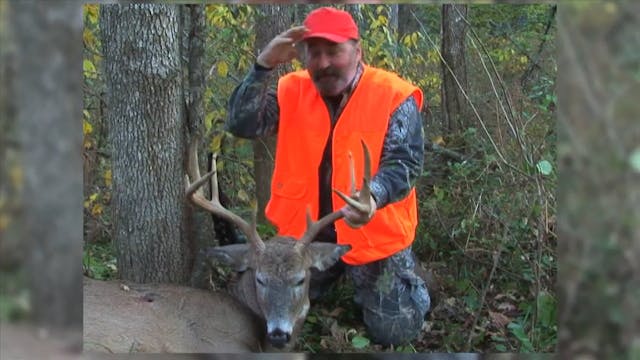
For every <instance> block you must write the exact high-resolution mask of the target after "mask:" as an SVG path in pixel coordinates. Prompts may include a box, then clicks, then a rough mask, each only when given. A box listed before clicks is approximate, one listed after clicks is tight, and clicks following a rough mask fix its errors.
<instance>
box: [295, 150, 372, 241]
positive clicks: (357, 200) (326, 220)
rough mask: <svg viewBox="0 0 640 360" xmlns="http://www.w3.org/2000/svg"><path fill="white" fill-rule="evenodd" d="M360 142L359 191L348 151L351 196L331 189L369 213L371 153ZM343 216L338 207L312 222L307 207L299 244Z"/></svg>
mask: <svg viewBox="0 0 640 360" xmlns="http://www.w3.org/2000/svg"><path fill="white" fill-rule="evenodd" d="M360 142H361V143H362V151H363V152H364V174H363V177H362V188H361V189H360V193H357V192H356V188H355V175H354V165H353V156H352V155H351V153H349V165H350V166H349V170H350V177H351V196H347V195H345V194H344V193H342V192H340V191H339V190H336V189H333V191H334V192H335V193H336V194H337V195H338V196H339V197H340V198H341V199H342V200H344V201H345V202H346V203H347V204H349V205H351V206H353V207H354V208H356V209H358V210H359V211H362V212H365V213H369V212H370V211H371V204H370V203H369V199H370V197H371V189H370V188H369V182H370V181H371V155H370V153H369V148H368V147H367V144H366V143H365V142H364V141H362V140H361V141H360ZM343 217H344V213H343V212H342V209H339V210H336V211H334V212H332V213H330V214H327V215H325V216H323V217H322V218H321V219H320V220H318V221H316V222H313V220H311V214H310V212H309V209H307V231H305V233H304V235H302V237H301V238H300V243H299V246H307V245H308V244H309V243H311V241H312V240H313V238H314V237H315V236H316V235H317V234H318V232H320V230H321V229H322V228H324V227H325V226H327V225H329V224H331V223H332V222H334V221H337V220H339V219H341V218H343ZM297 245H298V244H297Z"/></svg>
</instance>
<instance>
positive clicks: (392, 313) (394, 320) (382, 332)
mask: <svg viewBox="0 0 640 360" xmlns="http://www.w3.org/2000/svg"><path fill="white" fill-rule="evenodd" d="M415 266H416V262H415V256H414V255H413V252H412V251H411V248H407V249H404V250H402V251H399V252H397V253H396V254H394V255H392V256H390V257H388V258H385V259H382V260H378V261H375V262H372V263H369V264H365V265H359V266H351V265H346V264H344V263H343V262H339V263H338V264H336V265H334V266H333V267H332V268H330V269H327V270H326V271H324V272H312V277H311V289H310V297H311V298H312V299H313V298H317V297H318V296H320V295H321V294H322V293H323V292H324V291H326V289H327V286H328V285H330V284H331V283H332V282H333V281H335V279H336V278H337V277H338V276H340V275H341V274H342V273H343V272H345V273H346V274H347V275H348V276H349V277H350V278H351V280H352V282H353V286H354V290H355V296H354V301H355V303H356V304H358V305H359V306H360V308H361V309H362V318H363V321H364V324H365V326H366V327H367V332H368V335H369V337H370V338H371V340H373V341H374V342H375V343H378V344H382V345H390V344H393V345H400V344H406V343H408V342H410V341H411V340H413V339H415V338H416V337H417V336H418V334H419V333H420V330H421V328H422V323H423V321H424V317H425V315H426V313H427V311H428V310H429V307H430V305H431V300H430V298H429V292H428V289H427V286H426V284H425V282H424V280H423V279H422V278H421V277H420V276H418V275H417V274H416V272H415V271H414V268H415Z"/></svg>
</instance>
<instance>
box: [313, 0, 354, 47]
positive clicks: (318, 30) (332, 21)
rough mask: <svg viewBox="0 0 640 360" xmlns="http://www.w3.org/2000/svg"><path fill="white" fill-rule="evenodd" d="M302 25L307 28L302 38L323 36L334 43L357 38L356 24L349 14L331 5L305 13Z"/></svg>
mask: <svg viewBox="0 0 640 360" xmlns="http://www.w3.org/2000/svg"><path fill="white" fill-rule="evenodd" d="M303 25H304V26H306V27H307V29H309V31H307V32H306V33H305V34H304V35H303V36H302V39H303V40H305V39H309V38H323V39H327V40H329V41H332V42H335V43H343V42H345V41H347V40H350V39H355V40H357V39H358V38H359V36H358V26H357V25H356V22H355V21H353V18H352V17H351V14H349V13H348V12H346V11H343V10H338V9H335V8H331V7H322V8H318V9H315V10H313V11H312V12H310V13H309V14H308V15H307V18H306V19H305V20H304V22H303Z"/></svg>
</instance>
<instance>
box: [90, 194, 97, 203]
mask: <svg viewBox="0 0 640 360" xmlns="http://www.w3.org/2000/svg"><path fill="white" fill-rule="evenodd" d="M97 198H98V193H93V194H91V196H89V201H91V202H94V201H96V199H97Z"/></svg>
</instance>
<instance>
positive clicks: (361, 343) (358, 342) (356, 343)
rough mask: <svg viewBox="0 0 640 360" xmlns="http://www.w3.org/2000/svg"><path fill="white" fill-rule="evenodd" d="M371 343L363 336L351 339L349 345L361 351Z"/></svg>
mask: <svg viewBox="0 0 640 360" xmlns="http://www.w3.org/2000/svg"><path fill="white" fill-rule="evenodd" d="M370 342H371V341H370V340H369V339H367V338H366V337H364V336H359V335H358V336H354V337H353V339H351V345H353V347H354V348H356V349H363V348H365V347H367V346H368V345H369V343H370Z"/></svg>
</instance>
